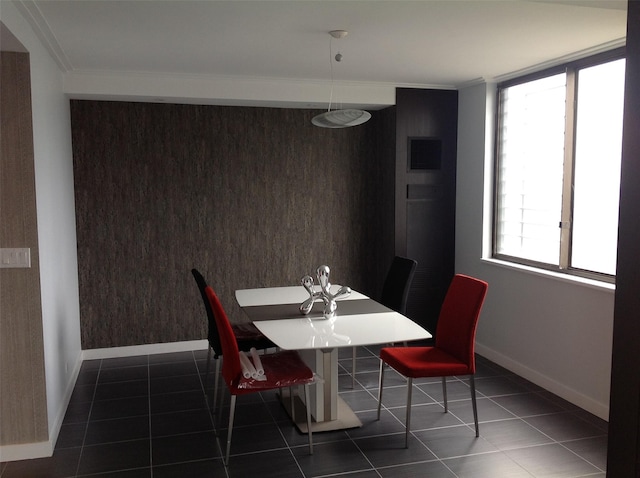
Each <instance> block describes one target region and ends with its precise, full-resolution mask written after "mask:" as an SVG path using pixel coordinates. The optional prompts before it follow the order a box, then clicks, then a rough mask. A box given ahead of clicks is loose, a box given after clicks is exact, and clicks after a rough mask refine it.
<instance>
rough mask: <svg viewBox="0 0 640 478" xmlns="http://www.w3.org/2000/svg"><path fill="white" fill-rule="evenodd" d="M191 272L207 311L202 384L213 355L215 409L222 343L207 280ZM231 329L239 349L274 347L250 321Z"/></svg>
mask: <svg viewBox="0 0 640 478" xmlns="http://www.w3.org/2000/svg"><path fill="white" fill-rule="evenodd" d="M191 274H193V278H194V279H195V281H196V284H197V285H198V290H199V291H200V295H201V296H202V301H203V303H204V308H205V311H206V313H207V327H208V332H207V341H208V342H209V347H208V352H207V368H206V372H205V375H204V384H205V390H206V384H207V379H208V377H209V368H210V365H211V356H212V355H213V359H214V360H215V364H216V365H215V367H216V370H215V380H214V388H213V405H212V409H213V410H215V408H216V403H217V401H218V384H219V381H220V380H219V377H220V360H219V358H220V357H221V356H222V343H221V342H220V334H219V332H218V327H217V326H216V321H215V315H214V312H213V309H212V308H211V304H210V302H209V298H208V297H207V293H206V288H207V286H208V284H207V281H206V280H205V278H204V277H203V276H202V274H201V273H200V272H199V271H198V270H197V269H191ZM231 329H232V330H233V334H234V336H235V338H236V342H237V343H238V349H239V350H242V351H244V352H248V351H250V350H251V348H252V347H255V348H256V349H257V350H262V349H268V348H272V347H276V344H274V343H273V342H272V341H271V340H269V339H268V338H266V337H265V336H264V335H263V334H262V332H260V331H259V330H258V329H257V327H256V326H255V325H253V324H251V323H243V324H232V325H231Z"/></svg>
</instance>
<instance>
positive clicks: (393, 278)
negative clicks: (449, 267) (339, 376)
mask: <svg viewBox="0 0 640 478" xmlns="http://www.w3.org/2000/svg"><path fill="white" fill-rule="evenodd" d="M417 266H418V262H417V261H414V260H413V259H407V258H406V257H400V256H395V257H394V258H393V262H392V263H391V267H390V268H389V272H387V277H386V278H385V280H384V284H383V285H382V294H381V295H380V303H381V304H382V305H384V306H385V307H388V308H389V309H391V310H393V311H395V312H398V313H400V314H402V315H405V313H406V311H407V299H408V298H409V289H410V288H411V282H412V281H413V276H414V275H415V272H416V267H417ZM356 355H357V349H356V347H353V352H352V358H351V387H352V388H355V383H356Z"/></svg>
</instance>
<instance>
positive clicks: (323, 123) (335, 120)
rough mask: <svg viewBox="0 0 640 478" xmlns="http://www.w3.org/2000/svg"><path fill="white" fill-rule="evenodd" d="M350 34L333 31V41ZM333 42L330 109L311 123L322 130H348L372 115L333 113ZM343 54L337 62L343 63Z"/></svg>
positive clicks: (330, 52)
mask: <svg viewBox="0 0 640 478" xmlns="http://www.w3.org/2000/svg"><path fill="white" fill-rule="evenodd" d="M348 34H349V32H348V31H346V30H331V31H330V32H329V35H331V39H334V38H335V39H336V40H339V39H341V38H344V37H346V36H347V35H348ZM331 56H332V51H331V41H329V65H330V68H331V92H330V94H329V108H328V109H327V111H326V112H325V113H321V114H319V115H316V116H314V117H313V118H312V119H311V123H312V124H313V125H315V126H318V127H320V128H348V127H350V126H357V125H360V124H362V123H366V122H367V121H369V119H370V118H371V113H369V112H368V111H364V110H358V109H339V110H333V111H331V103H332V101H333V62H332V61H331ZM342 58H343V57H342V54H341V53H340V52H338V53H337V54H336V56H335V57H334V59H335V61H336V62H341V61H342Z"/></svg>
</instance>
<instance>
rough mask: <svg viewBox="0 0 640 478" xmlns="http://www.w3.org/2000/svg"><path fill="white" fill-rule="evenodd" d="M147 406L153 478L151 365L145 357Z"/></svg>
mask: <svg viewBox="0 0 640 478" xmlns="http://www.w3.org/2000/svg"><path fill="white" fill-rule="evenodd" d="M147 404H148V405H149V474H150V477H151V478H153V431H152V423H151V365H150V363H149V356H148V355H147Z"/></svg>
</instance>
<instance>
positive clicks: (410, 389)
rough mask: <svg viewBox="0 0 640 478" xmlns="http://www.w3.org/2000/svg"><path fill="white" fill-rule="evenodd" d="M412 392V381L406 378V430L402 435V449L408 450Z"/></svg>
mask: <svg viewBox="0 0 640 478" xmlns="http://www.w3.org/2000/svg"><path fill="white" fill-rule="evenodd" d="M412 392H413V379H412V378H411V377H407V418H406V420H405V423H406V426H407V430H406V432H405V435H404V447H405V448H409V429H410V428H411V395H412Z"/></svg>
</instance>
